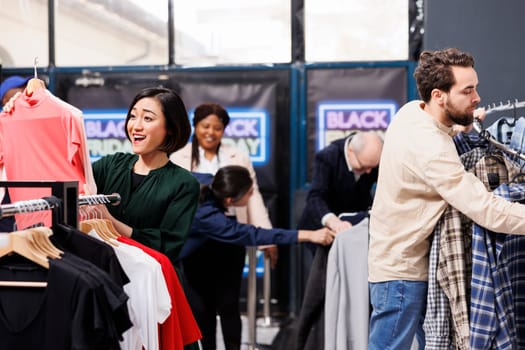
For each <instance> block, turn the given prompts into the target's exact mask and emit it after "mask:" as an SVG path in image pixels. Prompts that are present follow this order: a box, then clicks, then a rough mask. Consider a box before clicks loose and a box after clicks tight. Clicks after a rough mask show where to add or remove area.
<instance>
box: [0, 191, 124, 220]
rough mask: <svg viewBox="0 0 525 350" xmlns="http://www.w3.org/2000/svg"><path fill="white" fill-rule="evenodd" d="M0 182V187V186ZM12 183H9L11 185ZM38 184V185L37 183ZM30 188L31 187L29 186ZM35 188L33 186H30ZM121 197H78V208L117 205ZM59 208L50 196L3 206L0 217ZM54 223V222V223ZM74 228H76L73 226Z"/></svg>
mask: <svg viewBox="0 0 525 350" xmlns="http://www.w3.org/2000/svg"><path fill="white" fill-rule="evenodd" d="M2 184H3V183H2V182H0V187H1V186H2ZM12 184H13V183H9V185H12ZM23 184H24V185H27V184H28V183H27V182H23ZM39 184H40V183H39ZM29 187H31V186H29ZM32 187H35V186H32ZM120 200H121V197H120V195H119V194H118V193H113V194H109V195H105V194H95V195H85V196H80V197H78V201H77V203H78V206H83V205H97V204H108V203H111V204H113V205H118V204H119V203H120ZM60 207H61V200H60V198H57V197H56V196H54V195H52V196H51V197H45V198H42V199H30V200H25V201H18V202H15V203H10V204H3V205H1V206H0V217H1V218H4V217H8V216H13V215H15V214H23V213H33V212H37V211H42V210H58V209H60ZM54 223H55V222H54ZM75 227H76V226H75Z"/></svg>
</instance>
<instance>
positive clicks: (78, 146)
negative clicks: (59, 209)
mask: <svg viewBox="0 0 525 350" xmlns="http://www.w3.org/2000/svg"><path fill="white" fill-rule="evenodd" d="M0 168H2V169H3V170H4V171H5V176H6V178H5V179H3V180H9V181H40V180H44V181H50V180H53V181H79V193H84V184H87V185H88V187H89V191H90V193H97V191H96V185H95V181H94V178H93V173H92V169H91V164H90V160H89V154H88V149H87V140H86V135H85V131H84V124H83V121H82V113H81V111H80V110H78V109H77V108H75V107H74V106H72V105H69V104H68V103H66V102H64V101H62V100H60V99H59V98H57V97H56V96H54V95H53V94H51V92H49V91H48V90H47V89H44V88H40V89H37V90H36V91H34V92H33V93H32V95H31V96H28V95H26V94H25V93H22V94H21V95H20V96H19V97H18V98H17V99H16V100H15V102H14V106H13V109H12V110H11V111H10V112H2V113H0ZM9 194H10V197H11V200H12V201H13V202H15V201H21V200H26V199H31V198H41V197H44V196H46V195H49V191H48V190H47V189H42V188H40V189H39V188H10V189H9ZM17 219H18V218H17ZM31 224H34V223H31V222H25V223H22V224H19V225H18V227H22V228H23V227H28V226H30V225H31ZM46 226H49V220H48V221H47V222H46Z"/></svg>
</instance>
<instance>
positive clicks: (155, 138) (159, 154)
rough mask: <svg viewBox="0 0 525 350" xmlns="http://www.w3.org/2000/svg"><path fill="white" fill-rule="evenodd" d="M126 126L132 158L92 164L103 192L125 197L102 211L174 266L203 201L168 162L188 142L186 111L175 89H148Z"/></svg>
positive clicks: (183, 174)
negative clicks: (165, 257)
mask: <svg viewBox="0 0 525 350" xmlns="http://www.w3.org/2000/svg"><path fill="white" fill-rule="evenodd" d="M125 125H126V131H127V137H128V139H129V140H130V141H131V143H132V149H133V152H134V154H127V153H116V154H113V155H109V156H105V157H102V158H101V159H99V160H98V161H96V162H94V163H93V173H94V176H95V181H96V183H97V187H98V190H99V192H100V193H115V192H116V193H119V194H120V195H121V197H122V200H121V204H120V205H119V206H116V207H113V206H112V207H109V208H106V207H103V208H102V212H103V218H104V219H109V220H111V222H112V223H113V225H114V226H115V228H116V229H117V231H119V233H120V234H122V235H125V236H127V237H131V238H133V239H135V240H137V241H139V242H140V243H142V244H144V245H146V246H148V247H150V248H153V249H156V250H158V251H160V252H162V253H164V254H165V255H167V256H168V258H170V260H171V261H172V262H174V261H175V260H176V258H177V256H178V254H179V252H180V250H181V248H182V245H183V243H184V241H185V239H186V237H187V235H188V233H189V229H190V225H191V221H192V219H193V215H194V213H195V209H196V207H197V204H198V197H199V184H198V182H197V181H196V180H195V179H194V178H193V176H192V175H191V174H190V173H189V172H188V171H186V170H184V169H182V168H181V167H179V166H177V165H175V164H173V163H172V162H170V161H169V158H168V155H169V154H170V153H171V152H173V151H176V150H178V149H179V148H181V147H182V146H183V145H185V144H186V143H187V141H188V138H189V135H190V132H191V128H190V125H189V122H188V114H187V112H186V108H185V106H184V103H183V101H182V100H181V98H180V97H179V96H178V95H177V94H176V93H175V92H174V91H172V90H169V89H164V88H148V89H144V90H142V91H140V92H139V93H138V94H137V95H136V96H135V98H134V99H133V101H132V102H131V104H130V107H129V110H128V113H127V117H126V124H125Z"/></svg>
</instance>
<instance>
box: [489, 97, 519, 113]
mask: <svg viewBox="0 0 525 350" xmlns="http://www.w3.org/2000/svg"><path fill="white" fill-rule="evenodd" d="M520 108H525V101H518V100H514V101H512V102H511V101H507V103H503V102H500V104H499V105H496V104H495V103H493V104H491V105H488V106H487V107H486V108H485V114H487V115H488V114H491V113H496V112H504V111H512V110H516V109H520Z"/></svg>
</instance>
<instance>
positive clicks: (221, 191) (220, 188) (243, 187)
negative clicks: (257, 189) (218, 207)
mask: <svg viewBox="0 0 525 350" xmlns="http://www.w3.org/2000/svg"><path fill="white" fill-rule="evenodd" d="M252 186H253V180H252V177H251V176H250V172H249V171H248V169H246V168H245V167H242V166H240V165H227V166H225V167H222V168H220V169H219V171H217V174H215V176H214V177H213V181H212V183H211V184H210V185H207V186H203V187H202V188H201V201H203V200H204V198H205V197H206V195H208V194H209V193H211V194H212V195H213V197H215V199H216V200H217V201H218V202H219V203H224V200H225V199H226V198H233V200H239V199H241V198H242V196H244V195H245V194H246V193H247V192H248V191H249V190H250V188H252Z"/></svg>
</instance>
